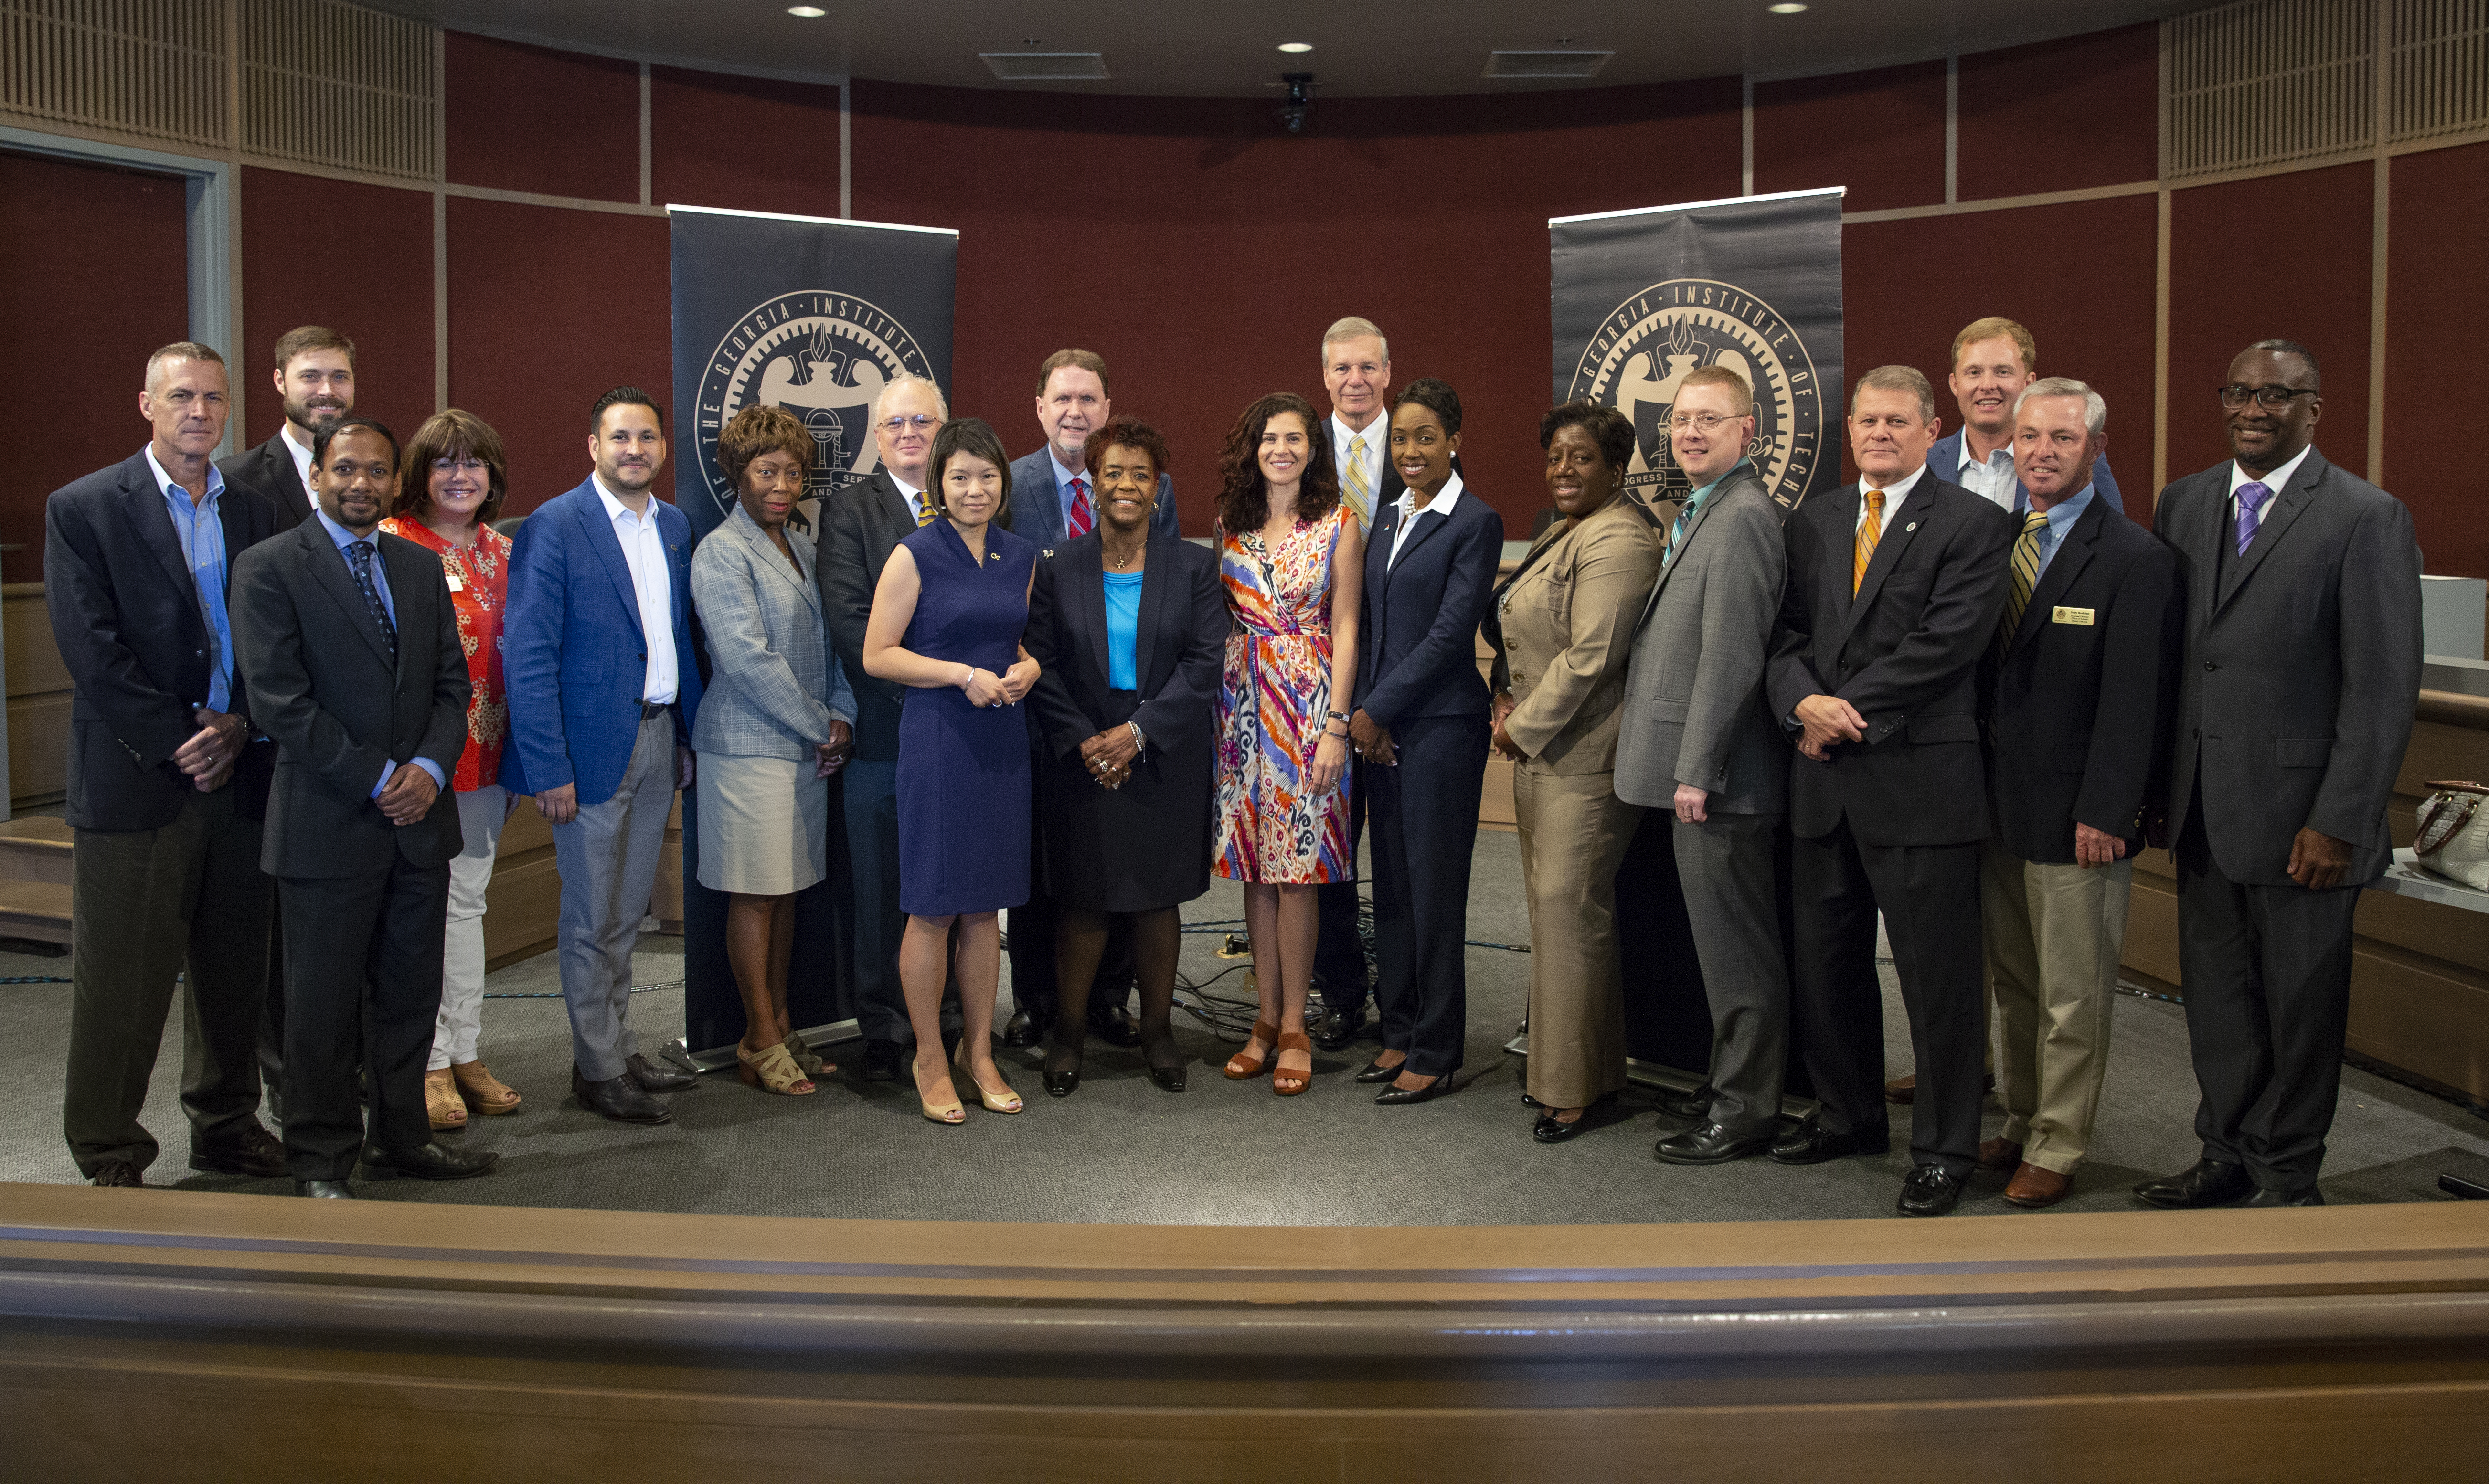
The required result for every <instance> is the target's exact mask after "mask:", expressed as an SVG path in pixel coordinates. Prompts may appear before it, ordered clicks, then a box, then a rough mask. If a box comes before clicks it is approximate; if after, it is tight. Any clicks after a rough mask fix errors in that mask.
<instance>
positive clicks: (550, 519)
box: [501, 479, 701, 808]
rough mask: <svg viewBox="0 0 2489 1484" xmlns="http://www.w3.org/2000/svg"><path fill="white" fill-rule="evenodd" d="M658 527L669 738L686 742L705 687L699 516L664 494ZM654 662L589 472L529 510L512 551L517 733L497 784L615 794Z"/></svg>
mask: <svg viewBox="0 0 2489 1484" xmlns="http://www.w3.org/2000/svg"><path fill="white" fill-rule="evenodd" d="M657 529H658V531H659V533H660V534H662V535H663V536H664V537H665V542H666V565H667V566H668V567H670V568H672V573H673V593H672V606H673V620H674V674H675V682H674V683H675V692H674V707H673V711H674V739H675V740H676V741H678V742H680V743H681V744H682V745H684V746H686V747H688V746H690V745H691V737H692V721H693V718H694V717H695V716H696V715H697V714H698V712H699V710H700V694H701V679H700V665H699V663H698V656H697V655H696V653H695V652H694V650H693V648H692V628H691V623H692V588H691V572H692V523H691V521H690V520H689V519H688V518H686V517H685V516H684V515H683V513H682V512H681V511H680V510H677V509H675V508H674V507H673V506H672V505H671V504H669V503H667V502H666V501H665V500H662V499H660V500H658V501H657ZM647 663H648V660H647V645H646V644H645V643H644V642H643V640H642V638H641V630H640V599H639V595H638V593H637V592H636V591H635V590H634V589H633V587H632V586H631V568H630V565H629V564H628V563H627V562H625V561H624V560H623V559H622V543H621V542H620V541H617V540H615V536H614V526H613V523H612V521H610V520H609V519H607V517H606V514H605V501H604V500H603V499H599V498H598V496H597V494H596V484H595V481H594V480H592V479H590V480H586V481H583V482H582V483H581V484H580V486H579V488H577V489H575V490H572V491H570V492H569V493H568V494H565V495H558V496H556V497H554V498H553V499H549V500H547V501H545V502H544V504H543V505H541V506H539V507H538V508H537V509H536V512H535V513H534V514H533V515H530V516H529V517H528V520H527V524H526V525H524V526H521V527H520V528H519V534H518V538H517V540H516V542H515V543H514V544H513V546H512V549H511V552H510V606H509V608H508V609H507V611H506V612H505V613H504V614H503V615H502V618H501V673H502V676H503V680H504V682H505V684H506V686H507V689H508V692H509V700H510V745H509V746H507V747H504V748H503V749H502V750H501V786H502V787H504V788H507V789H509V790H510V791H511V792H512V793H534V792H535V791H536V790H537V789H539V788H558V787H560V786H561V785H564V784H572V785H577V787H578V789H579V803H580V806H581V807H582V808H586V807H587V806H588V805H592V804H602V803H604V802H605V801H606V800H607V799H610V798H612V797H614V790H615V788H617V787H619V786H621V784H622V771H623V769H624V768H626V767H628V766H629V765H630V762H631V749H632V747H633V746H634V745H635V744H636V743H637V741H638V740H639V735H640V688H641V684H642V681H643V679H644V676H645V674H646V671H647Z"/></svg>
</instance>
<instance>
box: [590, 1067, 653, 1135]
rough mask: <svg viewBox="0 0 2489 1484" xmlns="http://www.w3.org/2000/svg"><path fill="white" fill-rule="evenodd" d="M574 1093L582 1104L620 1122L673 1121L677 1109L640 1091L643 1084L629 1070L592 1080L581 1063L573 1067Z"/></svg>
mask: <svg viewBox="0 0 2489 1484" xmlns="http://www.w3.org/2000/svg"><path fill="white" fill-rule="evenodd" d="M570 1094H571V1096H572V1097H574V1098H576V1099H579V1105H580V1106H581V1107H583V1108H586V1110H587V1111H589V1112H590V1113H597V1114H602V1115H603V1116H605V1117H607V1118H610V1119H612V1120H614V1121H615V1123H617V1124H671V1123H672V1122H673V1121H674V1115H673V1113H672V1111H671V1110H670V1109H668V1108H667V1106H666V1105H665V1104H664V1103H662V1102H659V1101H658V1100H657V1099H654V1098H651V1097H649V1096H648V1095H647V1094H646V1093H644V1092H642V1091H640V1084H639V1083H637V1082H634V1081H632V1080H631V1078H630V1076H629V1074H627V1073H625V1074H624V1075H622V1076H618V1077H608V1078H606V1079H605V1080H604V1081H602V1082H590V1081H589V1080H587V1074H586V1072H583V1071H581V1070H579V1069H578V1068H577V1067H575V1066H574V1067H573V1068H571V1069H570Z"/></svg>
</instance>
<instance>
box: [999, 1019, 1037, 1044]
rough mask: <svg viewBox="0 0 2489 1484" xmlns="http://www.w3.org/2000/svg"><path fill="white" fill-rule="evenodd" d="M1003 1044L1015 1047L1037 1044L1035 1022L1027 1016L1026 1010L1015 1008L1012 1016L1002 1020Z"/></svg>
mask: <svg viewBox="0 0 2489 1484" xmlns="http://www.w3.org/2000/svg"><path fill="white" fill-rule="evenodd" d="M1003 1044H1004V1045H1006V1046H1015V1047H1016V1046H1033V1045H1036V1044H1037V1022H1036V1021H1035V1020H1033V1019H1031V1018H1029V1013H1028V1012H1027V1011H1025V1010H1015V1011H1013V1012H1012V1017H1011V1018H1010V1019H1009V1020H1006V1021H1004V1022H1003Z"/></svg>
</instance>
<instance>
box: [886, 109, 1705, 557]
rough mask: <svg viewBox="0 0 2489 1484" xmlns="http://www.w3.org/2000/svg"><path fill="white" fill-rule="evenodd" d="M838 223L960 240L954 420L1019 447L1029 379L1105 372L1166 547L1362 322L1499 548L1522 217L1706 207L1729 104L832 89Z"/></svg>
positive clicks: (1533, 460)
mask: <svg viewBox="0 0 2489 1484" xmlns="http://www.w3.org/2000/svg"><path fill="white" fill-rule="evenodd" d="M851 106H852V109H853V128H854V136H853V142H854V159H855V176H854V182H855V190H854V203H855V214H857V215H858V216H861V217H866V218H869V219H873V220H881V221H893V222H908V223H914V224H918V225H924V226H940V227H955V228H958V229H959V231H960V234H961V236H960V243H959V288H958V344H957V346H956V348H955V355H954V361H953V365H954V373H953V380H954V383H955V385H953V386H952V387H951V388H949V389H950V391H951V393H952V402H953V405H954V407H955V409H956V410H957V411H958V412H959V413H962V414H977V415H981V416H985V417H988V418H990V419H991V420H992V421H993V422H994V423H995V425H996V427H997V428H999V429H1000V431H1001V432H1002V435H1003V438H1004V440H1005V442H1006V443H1007V444H1008V445H1009V446H1010V447H1011V448H1012V449H1013V450H1014V451H1015V452H1022V451H1025V450H1027V449H1029V448H1031V447H1034V446H1035V445H1036V442H1037V440H1038V436H1039V435H1038V427H1037V419H1036V413H1035V397H1034V392H1035V389H1036V386H1035V383H1036V375H1037V366H1038V363H1039V362H1040V361H1041V360H1043V359H1044V357H1045V356H1046V355H1047V354H1048V353H1050V352H1052V351H1054V350H1057V349H1059V348H1061V347H1064V346H1066V345H1079V346H1084V347H1087V348H1088V349H1091V350H1095V351H1097V352H1098V353H1099V354H1101V355H1102V356H1104V357H1106V360H1107V363H1108V365H1109V367H1110V368H1111V369H1112V372H1113V375H1114V389H1115V393H1116V396H1115V408H1116V411H1117V412H1119V413H1125V414H1132V415H1136V416H1140V417H1145V418H1148V419H1149V420H1151V421H1152V422H1154V423H1156V424H1157V425H1158V426H1159V428H1160V429H1161V430H1163V431H1164V432H1165V433H1166V435H1167V438H1168V441H1169V442H1170V443H1171V444H1172V445H1173V452H1174V466H1175V474H1176V490H1177V498H1178V503H1179V506H1180V507H1181V511H1182V515H1183V521H1184V528H1185V529H1186V530H1187V532H1190V533H1194V534H1199V533H1203V532H1206V531H1207V530H1208V529H1209V526H1210V521H1211V518H1212V510H1213V506H1214V503H1215V497H1216V461H1217V456H1218V449H1219V445H1220V443H1221V442H1222V440H1223V439H1224V438H1225V435H1226V433H1227V430H1228V428H1229V426H1230V425H1231V424H1232V423H1233V421H1234V419H1235V417H1236V414H1238V413H1239V412H1241V411H1242V410H1243V409H1244V407H1245V404H1247V403H1248V402H1250V401H1251V400H1252V399H1253V398H1255V397H1257V396H1259V395H1261V394H1262V393H1264V392H1268V391H1273V390H1282V389H1286V390H1295V391H1299V392H1302V393H1303V394H1305V395H1306V396H1309V397H1312V398H1313V399H1314V400H1315V402H1316V405H1318V406H1319V405H1321V403H1322V396H1321V389H1322V382H1321V375H1320V370H1319V367H1320V357H1319V352H1320V342H1321V337H1322V332H1323V330H1324V329H1325V328H1327V327H1328V326H1329V325H1330V323H1331V322H1332V321H1333V320H1335V319H1338V318H1339V317H1341V316H1343V315H1350V314H1359V315H1363V316H1365V317H1366V318H1368V319H1371V320H1373V321H1375V322H1376V323H1377V324H1379V325H1381V326H1382V327H1383V328H1384V330H1385V332H1386V333H1387V334H1388V336H1389V337H1390V340H1391V359H1392V378H1393V382H1394V385H1407V384H1408V383H1409V382H1411V381H1413V380H1415V379H1416V378H1418V377H1421V376H1436V377H1441V378H1443V379H1444V380H1445V381H1447V382H1449V383H1451V384H1452V385H1453V386H1454V387H1455V388H1457V389H1458V390H1459V391H1460V393H1461V396H1462V399H1463V403H1464V412H1465V414H1466V420H1467V424H1468V426H1467V430H1466V432H1465V434H1464V447H1463V449H1462V452H1463V455H1464V463H1465V465H1466V467H1467V469H1468V470H1469V471H1470V480H1471V482H1472V483H1473V485H1474V486H1475V488H1476V489H1477V491H1478V492H1479V493H1480V494H1481V495H1482V496H1483V497H1484V498H1486V499H1488V500H1489V501H1490V502H1491V503H1493V504H1494V505H1495V506H1496V507H1497V508H1498V509H1500V510H1501V511H1502V513H1503V516H1504V519H1505V522H1506V524H1507V526H1508V527H1512V528H1515V533H1516V534H1518V533H1521V532H1526V530H1527V529H1528V523H1529V521H1530V519H1531V516H1532V515H1533V514H1534V513H1535V512H1536V511H1537V509H1538V508H1539V507H1540V506H1541V505H1542V504H1544V503H1545V494H1544V491H1543V487H1542V484H1541V476H1540V473H1539V470H1540V459H1539V454H1538V446H1537V425H1538V416H1539V414H1541V413H1542V412H1544V411H1545V410H1546V406H1547V391H1548V384H1549V380H1550V368H1549V351H1548V338H1547V336H1548V317H1547V316H1548V310H1547V295H1548V257H1547V218H1548V217H1550V216H1555V215H1563V214H1573V213H1580V212H1596V211H1611V210H1616V209H1620V208H1625V207H1634V206H1652V205H1659V204H1662V203H1665V202H1669V201H1682V200H1700V199H1704V198H1707V197H1713V196H1724V195H1734V194H1735V193H1736V190H1737V170H1738V117H1737V85H1736V83H1735V82H1734V80H1733V79H1715V80H1710V81H1705V82H1700V83H1692V84H1676V85H1673V86H1670V87H1667V88H1647V89H1610V90H1601V91H1598V92H1588V93H1568V94H1558V95H1537V96H1531V97H1519V98H1496V99H1443V100H1335V101H1333V100H1327V101H1323V102H1321V103H1319V104H1317V106H1316V108H1315V110H1314V118H1313V122H1312V124H1311V127H1310V128H1309V130H1308V132H1307V133H1306V134H1304V135H1302V136H1301V137H1297V138H1289V137H1286V136H1285V135H1283V134H1281V133H1280V132H1279V129H1278V128H1277V125H1276V123H1275V121H1274V120H1273V107H1272V105H1270V104H1267V103H1263V102H1258V101H1256V102H1242V103H1240V102H1234V101H1226V100H1203V101H1192V100H1166V99H1142V98H1130V99H1123V98H1067V97H1044V96H1031V95H1018V94H999V93H989V92H977V91H956V92H955V91H950V90H945V89H934V88H902V87H896V86H889V85H880V84H873V83H869V82H858V83H856V84H855V85H854V88H853V93H852V97H851Z"/></svg>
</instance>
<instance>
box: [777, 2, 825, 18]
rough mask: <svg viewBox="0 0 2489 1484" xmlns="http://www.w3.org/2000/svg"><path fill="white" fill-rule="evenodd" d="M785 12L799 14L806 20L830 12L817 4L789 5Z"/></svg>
mask: <svg viewBox="0 0 2489 1484" xmlns="http://www.w3.org/2000/svg"><path fill="white" fill-rule="evenodd" d="M787 14H789V15H797V16H801V17H802V18H804V19H806V20H818V19H820V18H821V17H822V16H824V15H827V14H830V13H829V12H827V11H825V10H822V9H821V8H820V7H819V6H817V5H790V6H788V7H787Z"/></svg>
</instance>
